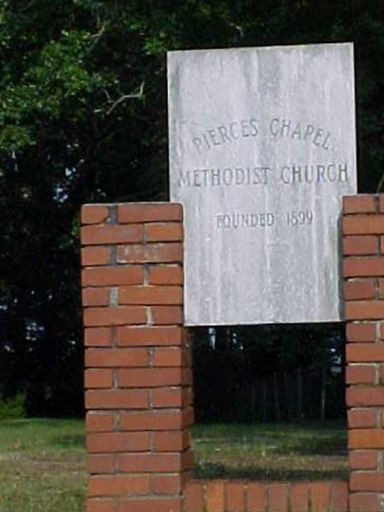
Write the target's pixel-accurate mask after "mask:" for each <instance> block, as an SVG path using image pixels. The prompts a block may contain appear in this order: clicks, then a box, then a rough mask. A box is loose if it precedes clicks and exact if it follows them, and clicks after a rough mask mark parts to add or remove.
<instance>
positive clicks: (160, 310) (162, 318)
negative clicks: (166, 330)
mask: <svg viewBox="0 0 384 512" xmlns="http://www.w3.org/2000/svg"><path fill="white" fill-rule="evenodd" d="M151 314H152V321H153V323H154V324H155V325H173V324H178V325H180V324H182V323H183V309H182V308H181V307H179V306H152V307H151Z"/></svg>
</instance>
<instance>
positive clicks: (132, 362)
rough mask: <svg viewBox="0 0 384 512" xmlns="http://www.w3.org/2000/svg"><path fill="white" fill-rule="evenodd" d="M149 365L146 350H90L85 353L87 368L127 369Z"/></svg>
mask: <svg viewBox="0 0 384 512" xmlns="http://www.w3.org/2000/svg"><path fill="white" fill-rule="evenodd" d="M148 363H149V353H148V349H146V348H89V349H87V350H86V351H85V366H86V367H102V368H126V367H137V366H147V365H148Z"/></svg>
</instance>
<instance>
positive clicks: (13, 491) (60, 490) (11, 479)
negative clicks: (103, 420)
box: [0, 419, 347, 512]
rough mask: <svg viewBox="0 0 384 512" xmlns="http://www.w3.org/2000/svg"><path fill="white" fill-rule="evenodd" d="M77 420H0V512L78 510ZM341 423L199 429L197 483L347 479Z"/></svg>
mask: <svg viewBox="0 0 384 512" xmlns="http://www.w3.org/2000/svg"><path fill="white" fill-rule="evenodd" d="M84 444H85V443H84V423H83V421H80V420H47V419H28V420H12V421H11V420H10V421H0V512H36V511H37V510H41V511H42V512H58V511H59V512H80V511H83V510H84V500H85V486H86V472H85V456H86V454H85V447H84ZM345 447H346V429H345V427H344V426H343V425H335V424H327V425H325V426H321V427H320V426H318V425H315V424H305V425H302V426H293V425H255V426H250V425H199V426H196V427H194V429H193V449H194V451H195V460H196V463H195V475H196V476H197V477H198V478H251V479H257V480H296V479H306V480H318V479H330V478H344V477H346V475H347V459H346V448H345Z"/></svg>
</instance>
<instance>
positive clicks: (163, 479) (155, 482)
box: [151, 474, 182, 496]
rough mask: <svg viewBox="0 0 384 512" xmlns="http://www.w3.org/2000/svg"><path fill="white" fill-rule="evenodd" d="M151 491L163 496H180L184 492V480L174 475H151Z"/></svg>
mask: <svg viewBox="0 0 384 512" xmlns="http://www.w3.org/2000/svg"><path fill="white" fill-rule="evenodd" d="M151 490H152V493H153V494H158V495H162V496H166V495H174V494H179V493H180V492H181V490H182V479H181V477H180V476H178V475H176V474H173V475H153V474H152V475H151Z"/></svg>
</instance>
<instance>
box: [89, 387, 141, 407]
mask: <svg viewBox="0 0 384 512" xmlns="http://www.w3.org/2000/svg"><path fill="white" fill-rule="evenodd" d="M85 404H86V408H87V409H146V408H147V407H148V393H147V391H145V390H136V389H135V390H126V389H124V390H119V389H113V390H106V391H104V390H103V391H86V393H85Z"/></svg>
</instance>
